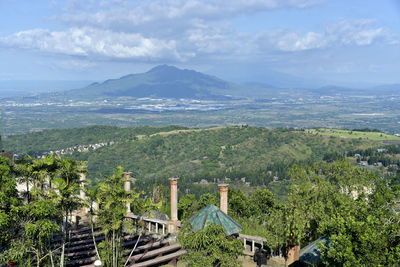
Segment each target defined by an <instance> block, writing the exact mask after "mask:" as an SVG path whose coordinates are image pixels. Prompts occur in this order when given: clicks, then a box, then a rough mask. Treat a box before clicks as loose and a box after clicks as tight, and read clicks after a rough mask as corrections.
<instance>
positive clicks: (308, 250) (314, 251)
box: [300, 236, 329, 264]
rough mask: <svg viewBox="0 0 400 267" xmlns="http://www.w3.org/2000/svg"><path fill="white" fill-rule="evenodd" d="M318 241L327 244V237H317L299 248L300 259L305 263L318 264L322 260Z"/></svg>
mask: <svg viewBox="0 0 400 267" xmlns="http://www.w3.org/2000/svg"><path fill="white" fill-rule="evenodd" d="M319 243H323V244H326V245H327V246H329V239H328V238H327V237H325V236H323V237H320V238H318V239H317V240H315V241H313V242H311V243H310V244H308V245H307V246H305V247H304V248H302V249H301V250H300V261H301V262H304V263H307V264H318V263H321V262H322V259H321V250H320V249H319V247H318V244H319Z"/></svg>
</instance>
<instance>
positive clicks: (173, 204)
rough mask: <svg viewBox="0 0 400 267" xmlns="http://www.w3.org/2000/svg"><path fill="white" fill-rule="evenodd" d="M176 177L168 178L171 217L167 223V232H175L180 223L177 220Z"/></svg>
mask: <svg viewBox="0 0 400 267" xmlns="http://www.w3.org/2000/svg"><path fill="white" fill-rule="evenodd" d="M178 179H179V178H176V177H174V178H169V185H170V203H171V217H170V221H169V223H168V232H170V233H176V232H177V230H178V226H179V225H180V222H179V220H178Z"/></svg>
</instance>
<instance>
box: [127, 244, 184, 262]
mask: <svg viewBox="0 0 400 267" xmlns="http://www.w3.org/2000/svg"><path fill="white" fill-rule="evenodd" d="M180 248H181V245H180V244H179V243H175V244H172V245H170V246H165V247H161V248H159V249H155V250H150V251H148V252H145V253H142V254H138V255H135V256H132V257H131V258H130V259H129V262H132V263H133V262H137V261H141V260H144V259H148V258H152V257H157V256H160V255H162V254H165V253H169V252H172V251H175V250H179V249H180Z"/></svg>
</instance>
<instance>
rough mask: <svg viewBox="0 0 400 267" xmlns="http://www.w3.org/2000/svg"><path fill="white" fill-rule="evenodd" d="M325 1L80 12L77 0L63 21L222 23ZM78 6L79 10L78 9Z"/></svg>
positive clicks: (177, 1)
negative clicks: (240, 17) (240, 16)
mask: <svg viewBox="0 0 400 267" xmlns="http://www.w3.org/2000/svg"><path fill="white" fill-rule="evenodd" d="M322 2H324V0H217V1H216V0H144V1H126V0H125V1H124V0H114V1H108V2H99V5H98V7H97V8H93V1H90V6H91V9H92V10H95V11H94V12H88V11H87V9H85V10H86V11H84V12H77V10H79V9H82V4H84V3H86V0H85V1H82V0H81V1H79V0H78V1H77V0H73V5H72V8H70V9H72V12H67V13H66V14H65V15H64V16H63V17H62V18H63V20H64V21H66V22H70V23H83V24H90V25H97V26H100V27H111V26H113V25H114V26H121V25H122V24H126V23H128V24H129V25H132V26H133V25H136V26H137V25H143V24H148V23H152V22H154V21H157V22H160V21H168V20H174V21H176V20H179V19H186V20H188V19H189V20H192V19H202V20H220V19H225V18H229V17H233V16H236V15H239V14H252V13H258V12H262V11H266V10H271V9H278V8H288V7H289V8H306V7H310V6H314V5H317V4H320V3H322ZM76 7H79V9H77V8H76Z"/></svg>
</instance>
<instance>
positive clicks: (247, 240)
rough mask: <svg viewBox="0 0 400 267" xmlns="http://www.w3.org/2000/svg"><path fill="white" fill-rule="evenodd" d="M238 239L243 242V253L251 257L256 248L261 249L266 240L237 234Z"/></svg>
mask: <svg viewBox="0 0 400 267" xmlns="http://www.w3.org/2000/svg"><path fill="white" fill-rule="evenodd" d="M238 238H239V239H241V240H243V247H244V253H245V254H246V255H249V256H253V255H254V252H255V251H256V247H257V248H263V246H264V242H266V241H267V240H266V239H265V238H263V237H261V236H252V235H245V234H239V237H238Z"/></svg>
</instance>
